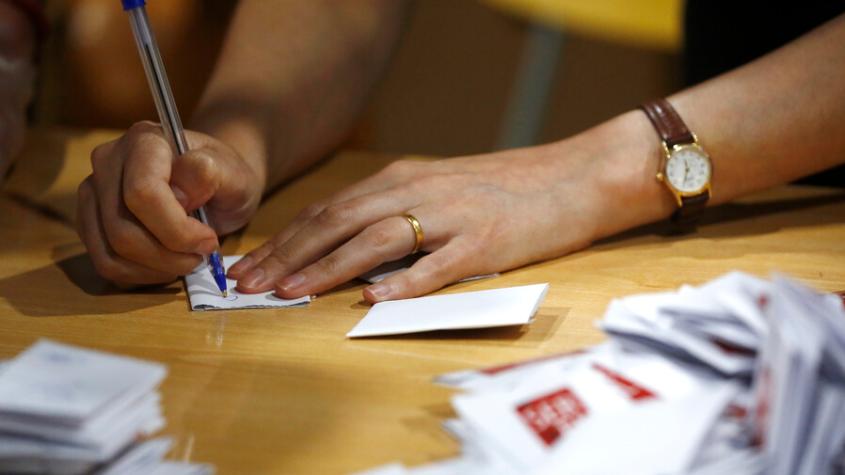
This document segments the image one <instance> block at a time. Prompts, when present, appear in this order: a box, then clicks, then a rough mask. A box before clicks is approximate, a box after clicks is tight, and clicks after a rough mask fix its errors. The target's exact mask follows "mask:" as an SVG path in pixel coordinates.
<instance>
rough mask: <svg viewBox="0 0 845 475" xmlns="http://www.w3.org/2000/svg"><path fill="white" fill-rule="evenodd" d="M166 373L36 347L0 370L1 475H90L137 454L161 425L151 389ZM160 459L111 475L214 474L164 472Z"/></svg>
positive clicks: (78, 351) (91, 354)
mask: <svg viewBox="0 0 845 475" xmlns="http://www.w3.org/2000/svg"><path fill="white" fill-rule="evenodd" d="M166 373H167V370H166V368H165V367H164V366H163V365H161V364H158V363H152V362H147V361H141V360H138V359H134V358H127V357H123V356H117V355H111V354H107V353H103V352H99V351H93V350H86V349H82V348H77V347H73V346H70V345H64V344H61V343H56V342H52V341H49V340H40V341H38V342H37V343H35V344H34V345H33V346H31V347H30V348H29V349H27V350H25V351H24V352H22V353H21V354H20V355H18V357H17V358H15V359H13V360H11V361H9V362H6V363H5V364H4V365H3V366H2V368H0V473H50V474H67V475H74V474H82V473H91V471H92V470H93V469H94V468H95V467H103V466H105V467H111V466H112V464H113V463H116V462H115V461H116V460H124V461H125V460H126V456H127V455H128V454H130V453H136V454H137V452H135V450H136V449H137V450H141V448H140V447H139V446H137V444H136V441H137V440H138V438H139V437H144V436H149V435H151V434H153V433H155V432H157V431H158V430H160V429H161V428H162V427H163V426H164V418H163V416H162V411H161V404H160V400H161V397H160V396H159V394H158V392H157V390H156V388H157V386H158V385H159V384H160V383H161V381H162V380H163V379H164V377H165V375H166ZM161 444H162V443H159V444H158V445H144V444H142V445H144V446H145V447H147V449H145V450H151V449H149V447H153V446H157V447H161ZM159 452H161V451H160V450H159ZM153 453H158V452H155V451H153ZM164 453H166V450H165V451H164V452H161V453H160V456H158V458H157V460H153V459H152V458H151V457H150V456H149V455H148V456H145V457H140V458H142V459H143V460H146V461H147V463H146V465H145V469H144V470H140V471H135V472H131V471H128V470H124V471H116V472H108V473H121V474H122V473H139V474H140V473H146V474H150V473H162V474H172V475H176V474H181V473H185V474H188V473H190V474H206V473H211V472H210V471H209V469H208V467H205V468H202V469H200V468H198V467H200V466H190V467H181V466H173V467H171V468H169V469H168V468H167V467H168V464H167V463H165V462H162V461H161V458H162V457H163V455H164Z"/></svg>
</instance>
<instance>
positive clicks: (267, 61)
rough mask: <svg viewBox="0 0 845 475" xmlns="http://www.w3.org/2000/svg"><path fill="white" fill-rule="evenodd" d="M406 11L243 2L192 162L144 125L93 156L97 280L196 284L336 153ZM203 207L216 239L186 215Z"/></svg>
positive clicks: (209, 93)
mask: <svg viewBox="0 0 845 475" xmlns="http://www.w3.org/2000/svg"><path fill="white" fill-rule="evenodd" d="M404 4H405V2H404V1H393V0H362V1H356V2H336V1H331V0H309V1H307V2H294V1H284V2H268V1H265V0H243V1H241V2H240V3H239V5H238V8H237V9H236V12H235V14H234V18H233V20H232V23H231V26H230V29H229V32H228V34H227V38H226V40H225V42H224V45H223V50H222V53H221V55H220V58H219V60H218V63H217V65H216V68H215V71H214V73H213V75H212V77H211V79H210V81H209V84H208V85H207V87H206V89H205V92H204V95H203V99H202V101H201V104H200V105H199V107H198V109H197V111H196V113H195V114H194V117H193V120H192V123H191V124H189V127H190V128H192V129H193V130H189V131H187V132H186V137H187V139H188V142H189V143H190V146H191V151H190V152H189V153H188V154H186V155H185V156H182V157H179V158H178V159H176V158H175V157H174V156H173V153H172V150H171V147H170V145H169V144H168V143H167V142H166V140H165V138H164V137H163V135H162V132H161V130H160V128H159V127H158V126H157V125H155V124H151V123H149V122H141V123H138V124H135V125H134V126H132V127H131V128H130V129H129V130H128V131H127V132H126V133H125V134H124V135H123V136H122V137H121V138H119V139H118V140H116V141H114V142H110V143H107V144H104V145H101V146H100V147H98V148H97V149H95V150H94V152H93V153H92V157H91V161H92V165H93V173H92V175H91V176H89V177H88V178H87V179H86V180H85V181H84V182H83V183H82V184H81V185H80V187H79V201H78V207H77V229H78V232H79V235H80V237H81V239H82V241H83V243H84V244H85V246H86V247H87V248H88V251H89V254H90V256H91V258H92V261H93V263H94V265H95V267H96V268H97V270H98V271H99V273H100V274H102V275H103V276H105V277H107V278H108V279H110V280H113V281H116V282H119V283H123V284H151V283H160V282H167V281H171V280H173V279H174V278H175V277H176V276H178V275H183V274H186V273H188V272H190V271H191V270H192V269H193V267H195V266H196V265H197V264H198V263H199V261H200V255H201V254H208V253H209V252H211V251H212V250H213V249H215V248H217V246H218V240H217V234H218V233H219V234H226V233H229V232H232V231H235V230H237V229H238V228H240V227H242V226H243V225H244V224H246V222H247V221H248V220H249V219H250V218H251V217H252V215H253V214H254V212H255V210H256V209H257V207H258V204H259V202H260V200H261V196H262V193H263V192H264V191H265V190H266V189H268V188H269V187H272V186H274V185H276V184H279V183H281V182H282V181H283V180H285V179H286V178H289V177H290V176H292V175H293V174H295V173H297V172H298V171H300V170H302V169H303V168H304V167H306V166H307V165H308V164H309V163H312V162H313V161H314V160H316V159H318V158H320V157H321V156H322V155H324V154H326V153H327V152H328V151H330V150H331V149H332V148H333V147H335V146H337V145H338V144H339V143H340V141H341V140H342V139H343V138H344V137H345V136H346V134H348V133H349V131H350V129H351V127H352V125H353V121H354V119H355V117H356V116H357V114H358V113H359V111H360V109H361V108H362V107H363V105H364V102H365V98H366V97H367V96H368V93H369V89H370V88H371V87H372V85H373V84H374V83H375V81H376V79H377V78H378V76H379V73H380V71H381V70H382V68H383V66H384V64H385V63H386V62H387V60H388V56H389V53H390V51H391V49H392V47H393V45H394V43H396V41H397V39H398V36H399V32H400V29H401V23H402V16H403V9H404ZM165 63H167V58H165ZM202 205H205V208H206V211H207V213H208V216H209V218H210V221H211V223H212V225H213V226H214V229H211V228H209V227H207V226H205V225H203V224H201V223H200V222H199V221H197V220H195V219H193V218H192V217H190V216H188V214H187V213H186V211H191V210H194V209H196V208H198V207H199V206H202ZM215 231H216V232H215Z"/></svg>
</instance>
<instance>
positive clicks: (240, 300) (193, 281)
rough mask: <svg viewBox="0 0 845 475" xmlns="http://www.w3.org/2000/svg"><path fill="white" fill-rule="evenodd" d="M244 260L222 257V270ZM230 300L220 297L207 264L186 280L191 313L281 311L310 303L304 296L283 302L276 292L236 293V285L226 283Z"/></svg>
mask: <svg viewBox="0 0 845 475" xmlns="http://www.w3.org/2000/svg"><path fill="white" fill-rule="evenodd" d="M242 257H243V256H223V266H224V267H226V268H227V269H228V268H229V267H231V266H233V265H234V264H235V263H236V262H238V261H239V260H241V258H242ZM226 283H227V285H228V287H229V296H228V297H225V298H224V297H223V296H222V295H220V289H218V288H217V284H215V283H214V279H213V278H212V277H211V272H209V271H208V267H207V266H206V265H205V264H200V265H199V266H198V267H197V268H196V269H194V271H193V272H191V273H190V274H188V275H186V276H185V287H186V289H187V292H188V298H189V299H190V301H191V310H200V311H202V310H231V309H238V308H282V307H291V306H294V305H304V304H306V303H308V302H310V301H311V297H308V296H305V297H300V298H298V299H291V300H287V299H283V298H279V297H276V296H275V295H273V291H270V292H262V293H260V294H244V293H241V292H238V291H237V290H236V289H235V286H236V285H237V281H235V280H232V279H226Z"/></svg>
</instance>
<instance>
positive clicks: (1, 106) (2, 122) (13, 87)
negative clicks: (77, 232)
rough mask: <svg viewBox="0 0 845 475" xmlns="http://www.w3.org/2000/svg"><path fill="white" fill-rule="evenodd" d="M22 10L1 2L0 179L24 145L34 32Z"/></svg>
mask: <svg viewBox="0 0 845 475" xmlns="http://www.w3.org/2000/svg"><path fill="white" fill-rule="evenodd" d="M32 30H33V29H32V26H31V24H30V22H29V19H28V18H27V17H26V15H25V14H24V13H23V12H20V11H18V9H17V8H16V7H15V6H14V5H12V4H10V3H8V2H0V180H2V179H3V178H4V177H5V176H6V173H7V171H8V169H9V167H10V166H11V164H12V162H13V161H14V159H15V158H16V157H17V155H18V153H19V152H20V149H21V147H22V146H23V139H24V132H25V131H26V107H27V104H29V101H30V99H31V98H32V90H33V83H34V79H35V65H34V64H33V60H32V56H33V50H34V48H35V33H34V31H32Z"/></svg>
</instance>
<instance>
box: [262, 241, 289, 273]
mask: <svg viewBox="0 0 845 475" xmlns="http://www.w3.org/2000/svg"><path fill="white" fill-rule="evenodd" d="M293 258H294V255H293V253H292V251H291V250H290V246H279V247H277V248H275V249H273V251H272V252H271V253H270V255H268V256H267V257H265V258H264V260H263V261H262V262H261V266H262V267H265V268H267V267H279V268H281V269H287V267H288V266H289V265H290V263H291V262H292V261H293Z"/></svg>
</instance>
